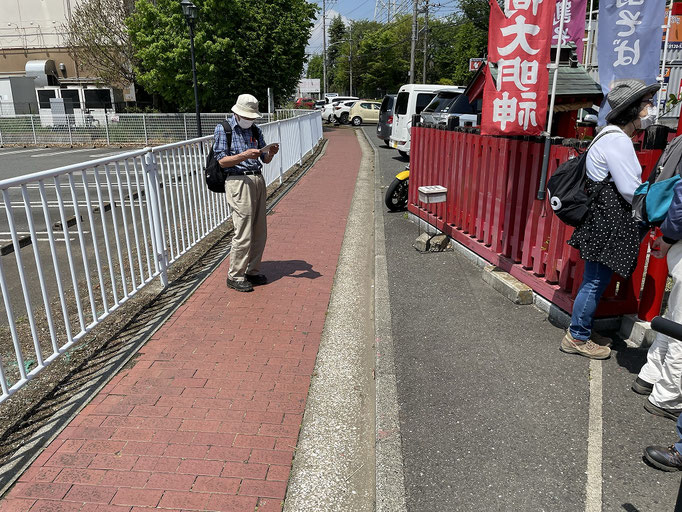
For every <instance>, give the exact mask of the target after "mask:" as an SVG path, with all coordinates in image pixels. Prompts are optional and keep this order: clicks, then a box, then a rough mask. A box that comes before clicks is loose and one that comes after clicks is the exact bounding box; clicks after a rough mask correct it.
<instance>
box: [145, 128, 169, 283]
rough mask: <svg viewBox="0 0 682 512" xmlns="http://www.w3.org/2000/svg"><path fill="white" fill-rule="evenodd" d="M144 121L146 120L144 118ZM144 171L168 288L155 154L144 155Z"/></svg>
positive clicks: (161, 270)
mask: <svg viewBox="0 0 682 512" xmlns="http://www.w3.org/2000/svg"><path fill="white" fill-rule="evenodd" d="M143 119H144V118H143ZM144 170H145V173H146V175H147V180H146V181H147V185H148V189H147V192H148V193H149V204H150V206H151V211H152V218H151V220H152V226H150V228H151V231H152V232H153V233H154V239H155V241H156V244H155V245H156V247H155V248H154V250H155V252H156V254H155V255H154V256H155V257H156V259H157V261H158V262H159V272H160V274H161V284H163V287H164V288H166V287H167V286H168V252H167V251H166V244H165V242H164V236H163V226H162V225H161V222H162V217H161V203H160V201H161V198H160V196H159V171H158V167H157V165H156V161H155V160H154V154H153V153H152V152H151V150H150V151H149V152H147V154H146V155H144Z"/></svg>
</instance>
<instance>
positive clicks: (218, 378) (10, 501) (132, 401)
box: [0, 130, 361, 512]
mask: <svg viewBox="0 0 682 512" xmlns="http://www.w3.org/2000/svg"><path fill="white" fill-rule="evenodd" d="M329 139H330V141H329V144H328V147H327V152H326V155H325V156H324V157H323V158H322V159H321V160H320V161H319V162H318V163H317V164H316V165H315V167H314V168H313V169H312V170H311V171H309V173H308V174H307V175H306V176H305V177H304V178H303V179H302V180H301V182H300V183H299V184H298V185H297V186H296V187H294V189H293V190H292V191H291V192H290V193H289V194H288V195H287V196H286V198H285V199H284V200H283V201H282V202H280V203H279V204H278V205H277V207H276V208H275V211H274V212H273V214H272V215H271V216H270V217H268V228H269V238H268V245H267V247H266V250H265V258H264V260H265V261H264V264H263V268H262V270H263V271H264V272H265V274H266V275H267V276H268V277H269V278H270V281H271V282H270V283H269V284H267V285H266V286H263V287H258V288H256V290H255V291H254V292H253V293H249V294H245V293H239V292H236V291H233V290H228V289H227V288H226V286H225V276H226V273H227V262H224V263H223V264H222V265H221V267H220V268H219V269H218V270H217V271H216V272H214V274H213V275H212V276H210V277H209V278H208V279H207V280H206V281H205V282H204V283H203V284H202V286H201V287H200V288H199V289H198V290H197V291H196V292H195V293H194V294H193V295H192V297H191V298H190V299H189V300H188V301H187V303H186V304H184V305H183V306H182V307H181V308H180V309H179V310H178V311H177V312H176V313H175V314H174V315H173V316H172V317H171V318H170V319H169V320H168V322H167V323H166V324H164V325H163V327H162V328H161V329H160V330H159V331H158V332H157V333H156V334H155V335H154V337H153V338H152V339H151V340H150V341H149V343H147V345H145V347H144V348H143V349H142V350H141V352H140V357H139V359H138V360H137V362H136V364H135V366H134V367H133V368H132V369H130V370H125V371H122V372H121V373H120V374H118V375H117V376H116V377H115V378H114V379H113V380H112V381H111V382H110V383H109V384H108V385H107V386H106V387H105V388H104V389H103V390H102V392H101V393H100V394H99V395H98V396H97V397H96V398H95V399H94V400H93V401H92V402H91V403H90V404H89V405H88V406H87V407H86V408H85V409H84V410H83V411H82V412H81V413H80V414H79V415H78V416H77V417H76V418H75V419H74V420H73V421H72V422H71V424H70V425H69V426H68V427H67V428H66V429H65V430H64V431H63V432H62V433H61V434H60V435H59V436H58V437H57V439H56V440H55V441H53V442H52V443H51V444H50V446H49V447H48V448H47V449H46V450H45V451H44V452H43V453H42V454H41V455H40V456H39V457H38V458H37V459H36V461H35V462H34V463H33V465H32V466H31V467H30V468H29V469H28V470H27V471H26V472H25V473H24V474H23V475H22V476H21V478H20V479H19V481H18V483H17V484H16V485H15V486H14V488H13V489H12V490H11V491H10V492H9V493H8V495H7V496H6V498H5V499H4V500H3V501H2V502H0V510H1V511H28V510H30V511H31V512H37V511H48V510H49V511H68V512H75V511H81V512H85V511H87V512H95V511H96V512H105V511H106V512H109V511H111V512H114V511H116V512H126V511H128V512H131V511H135V512H138V511H143V510H150V509H153V508H158V509H164V510H174V511H185V510H224V511H230V512H240V511H254V510H255V509H256V507H257V510H258V512H267V511H280V510H281V509H282V500H283V498H284V495H285V492H286V487H287V480H288V477H289V471H290V468H291V462H292V458H293V454H294V448H295V446H296V440H297V437H298V432H299V427H300V423H301V420H302V418H303V411H304V408H305V402H306V397H307V392H308V386H309V383H310V377H311V374H312V372H313V367H314V365H315V357H316V355H317V349H318V346H319V343H320V336H321V333H322V328H323V326H324V321H325V312H326V310H327V305H328V302H329V297H330V293H331V288H332V284H333V279H334V273H335V271H336V264H337V260H338V257H339V252H340V250H341V243H342V241H343V234H344V230H345V227H346V218H347V216H348V211H349V208H350V203H351V198H352V195H353V190H354V187H355V179H356V177H357V172H358V169H359V166H360V158H361V151H360V147H359V145H358V143H357V140H356V138H355V134H354V132H353V131H350V130H339V131H336V132H334V133H331V134H329Z"/></svg>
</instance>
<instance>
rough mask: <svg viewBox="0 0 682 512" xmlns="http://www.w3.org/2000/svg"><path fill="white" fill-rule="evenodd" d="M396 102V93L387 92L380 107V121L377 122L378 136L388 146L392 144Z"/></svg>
mask: <svg viewBox="0 0 682 512" xmlns="http://www.w3.org/2000/svg"><path fill="white" fill-rule="evenodd" d="M394 103H395V94H387V95H386V96H384V99H383V100H382V102H381V108H380V109H379V122H378V124H377V137H379V138H380V139H381V140H383V141H384V144H386V145H387V146H389V145H390V142H391V141H390V140H389V139H390V137H391V128H392V125H393V104H394Z"/></svg>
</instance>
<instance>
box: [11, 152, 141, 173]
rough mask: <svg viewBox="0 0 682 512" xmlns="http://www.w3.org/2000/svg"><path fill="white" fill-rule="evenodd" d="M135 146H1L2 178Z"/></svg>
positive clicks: (76, 161) (88, 158) (43, 169)
mask: <svg viewBox="0 0 682 512" xmlns="http://www.w3.org/2000/svg"><path fill="white" fill-rule="evenodd" d="M133 149H134V148H111V147H109V148H45V147H30V148H24V147H4V148H0V180H4V179H7V178H14V177H16V176H23V175H25V174H31V173H34V172H38V171H45V170H47V169H54V168H55V167H62V166H64V165H71V164H77V163H81V162H88V161H92V160H94V159H97V158H104V157H106V156H110V155H117V154H119V153H125V152H127V151H132V150H133Z"/></svg>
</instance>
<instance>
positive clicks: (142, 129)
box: [0, 109, 310, 146]
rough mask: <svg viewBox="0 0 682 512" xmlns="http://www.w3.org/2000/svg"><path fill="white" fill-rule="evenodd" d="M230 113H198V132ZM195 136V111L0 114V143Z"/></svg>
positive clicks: (293, 113)
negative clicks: (199, 122) (163, 112)
mask: <svg viewBox="0 0 682 512" xmlns="http://www.w3.org/2000/svg"><path fill="white" fill-rule="evenodd" d="M304 114H310V110H291V109H280V110H276V111H275V113H274V114H264V115H263V119H262V120H260V121H259V123H267V122H270V121H278V120H282V119H289V118H292V117H297V116H300V115H304ZM231 115H232V114H225V113H218V114H201V116H200V118H201V131H202V135H208V134H211V133H213V130H214V128H215V126H216V125H217V124H218V123H219V122H220V121H222V120H223V119H225V118H226V117H229V116H231ZM195 137H198V132H197V118H196V114H189V113H187V114H185V113H178V114H117V113H111V112H105V111H92V110H91V111H89V112H88V111H85V110H74V113H73V114H65V113H55V112H54V111H52V110H50V109H41V111H40V114H36V115H19V116H2V115H0V146H6V145H11V144H22V145H30V144H41V145H42V144H49V145H65V146H74V145H95V146H105V145H128V144H130V145H140V144H144V145H157V144H165V143H170V142H177V141H181V140H188V139H193V138H195Z"/></svg>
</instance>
